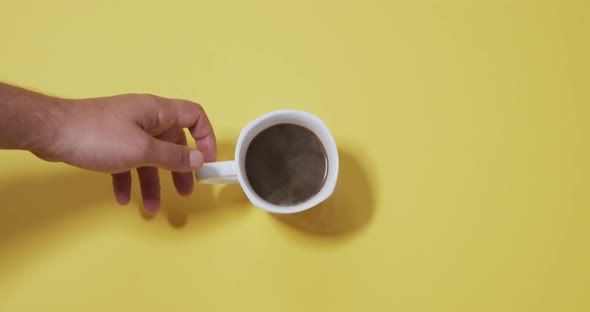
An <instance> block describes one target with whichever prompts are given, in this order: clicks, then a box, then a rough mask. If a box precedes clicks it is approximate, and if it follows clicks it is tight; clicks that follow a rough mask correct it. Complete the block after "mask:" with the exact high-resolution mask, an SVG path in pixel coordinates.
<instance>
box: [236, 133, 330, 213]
mask: <svg viewBox="0 0 590 312" xmlns="http://www.w3.org/2000/svg"><path fill="white" fill-rule="evenodd" d="M327 162H328V160H327V157H326V150H325V149H324V146H323V145H322V142H321V141H320V139H319V138H318V137H317V136H316V135H315V134H314V133H313V132H311V131H310V130H309V129H307V128H305V127H302V126H298V125H294V124H278V125H274V126H271V127H269V128H267V129H265V130H263V131H262V132H260V133H259V134H258V135H257V136H256V137H254V139H253V140H252V142H251V143H250V146H249V147H248V150H247V151H246V175H247V177H248V181H249V182H250V185H251V186H252V188H253V189H254V191H255V192H256V193H257V194H258V196H260V197H261V198H262V199H264V200H265V201H267V202H270V203H273V204H275V205H281V206H290V205H295V204H298V203H301V202H304V201H306V200H308V199H309V198H311V197H312V196H313V195H315V194H317V193H318V192H319V190H320V189H321V188H322V186H323V185H324V180H325V179H326V174H327V168H328V166H327Z"/></svg>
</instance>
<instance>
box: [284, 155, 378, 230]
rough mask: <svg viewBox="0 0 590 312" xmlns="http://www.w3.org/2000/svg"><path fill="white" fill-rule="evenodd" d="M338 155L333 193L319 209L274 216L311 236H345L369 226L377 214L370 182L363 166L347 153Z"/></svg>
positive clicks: (314, 208)
mask: <svg viewBox="0 0 590 312" xmlns="http://www.w3.org/2000/svg"><path fill="white" fill-rule="evenodd" d="M338 153H339V162H340V168H339V175H338V182H337V184H336V188H335V190H334V193H333V194H332V196H331V197H330V198H328V199H327V200H326V201H324V202H323V203H321V204H319V205H318V206H316V207H313V208H311V209H308V210H306V211H303V212H299V213H295V214H272V216H273V217H274V218H275V219H276V220H278V221H280V222H281V223H283V224H285V225H287V226H289V227H292V228H295V229H297V230H299V231H301V232H304V233H307V234H311V235H325V236H327V235H343V234H348V233H352V232H355V231H357V230H359V229H361V228H363V227H365V226H367V225H368V224H369V222H370V221H371V218H372V216H373V214H374V209H375V208H374V197H373V196H374V195H373V192H372V188H371V181H370V180H369V178H368V177H367V174H366V171H365V170H364V169H363V167H362V165H361V164H360V163H359V162H358V161H357V160H356V159H355V158H354V157H353V155H352V154H350V153H349V152H347V151H346V150H340V149H339V151H338Z"/></svg>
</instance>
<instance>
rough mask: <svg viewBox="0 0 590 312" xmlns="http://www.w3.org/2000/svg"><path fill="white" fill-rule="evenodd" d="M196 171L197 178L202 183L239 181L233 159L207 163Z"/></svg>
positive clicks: (232, 182)
mask: <svg viewBox="0 0 590 312" xmlns="http://www.w3.org/2000/svg"><path fill="white" fill-rule="evenodd" d="M196 173H197V180H198V181H199V182H200V183H203V184H230V183H231V184H234V183H239V181H238V171H237V168H236V161H235V160H229V161H219V162H212V163H207V164H204V165H203V166H202V167H201V168H200V169H199V170H197V172H196Z"/></svg>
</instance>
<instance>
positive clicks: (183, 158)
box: [167, 146, 188, 166]
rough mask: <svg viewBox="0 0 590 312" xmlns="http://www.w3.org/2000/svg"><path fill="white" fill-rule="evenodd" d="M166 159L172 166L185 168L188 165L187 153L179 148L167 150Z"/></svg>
mask: <svg viewBox="0 0 590 312" xmlns="http://www.w3.org/2000/svg"><path fill="white" fill-rule="evenodd" d="M167 153H168V155H167V156H168V157H167V158H168V159H169V160H170V162H171V163H173V164H178V165H182V166H185V165H187V164H188V153H187V151H186V150H185V149H184V148H182V147H181V146H175V147H174V148H170V149H168V152H167Z"/></svg>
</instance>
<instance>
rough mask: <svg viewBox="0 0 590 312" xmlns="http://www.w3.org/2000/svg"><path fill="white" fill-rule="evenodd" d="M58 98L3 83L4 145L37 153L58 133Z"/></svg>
mask: <svg viewBox="0 0 590 312" xmlns="http://www.w3.org/2000/svg"><path fill="white" fill-rule="evenodd" d="M59 114H60V109H59V103H58V99H56V98H52V97H49V96H46V95H43V94H39V93H36V92H32V91H29V90H25V89H21V88H17V87H14V86H10V85H7V84H3V83H0V149H21V150H28V151H32V152H34V153H37V152H40V151H41V150H42V149H43V147H44V146H45V145H46V144H47V143H48V142H50V141H51V140H52V139H53V138H54V137H55V135H56V131H57V126H58V124H59V123H58V122H57V119H58V116H59Z"/></svg>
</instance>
